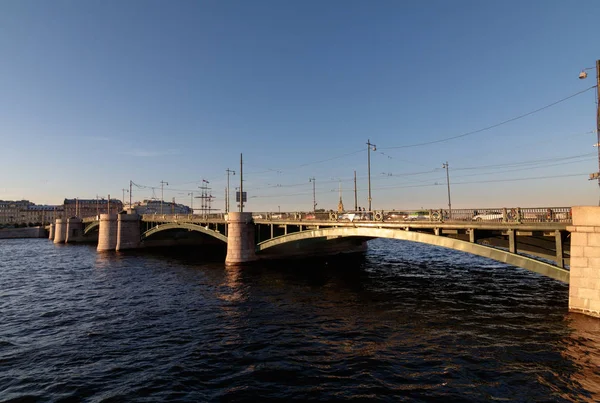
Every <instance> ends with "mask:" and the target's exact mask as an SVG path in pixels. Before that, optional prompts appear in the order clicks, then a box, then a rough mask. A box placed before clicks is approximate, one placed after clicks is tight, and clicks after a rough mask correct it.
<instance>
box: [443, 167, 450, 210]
mask: <svg viewBox="0 0 600 403" xmlns="http://www.w3.org/2000/svg"><path fill="white" fill-rule="evenodd" d="M442 168H445V169H446V184H447V185H448V217H450V218H452V203H451V202H450V173H449V172H448V169H449V168H450V166H449V165H448V161H446V163H445V164H442Z"/></svg>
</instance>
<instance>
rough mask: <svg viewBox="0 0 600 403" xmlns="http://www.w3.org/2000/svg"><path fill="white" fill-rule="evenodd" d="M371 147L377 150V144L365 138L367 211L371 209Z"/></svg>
mask: <svg viewBox="0 0 600 403" xmlns="http://www.w3.org/2000/svg"><path fill="white" fill-rule="evenodd" d="M371 148H372V149H373V151H377V146H376V145H375V144H371V140H367V162H368V171H367V172H368V174H369V199H368V201H369V211H371Z"/></svg>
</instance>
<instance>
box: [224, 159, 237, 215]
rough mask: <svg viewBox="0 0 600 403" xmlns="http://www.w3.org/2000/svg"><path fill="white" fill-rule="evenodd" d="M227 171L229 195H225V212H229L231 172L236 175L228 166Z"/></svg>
mask: <svg viewBox="0 0 600 403" xmlns="http://www.w3.org/2000/svg"><path fill="white" fill-rule="evenodd" d="M225 172H227V195H226V196H225V199H226V200H225V212H226V213H229V174H233V175H235V171H232V170H231V169H229V168H227V169H226V170H225Z"/></svg>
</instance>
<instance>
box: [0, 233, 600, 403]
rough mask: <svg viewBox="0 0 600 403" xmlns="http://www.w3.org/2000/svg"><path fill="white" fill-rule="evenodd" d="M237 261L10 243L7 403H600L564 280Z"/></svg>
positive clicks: (386, 249)
mask: <svg viewBox="0 0 600 403" xmlns="http://www.w3.org/2000/svg"><path fill="white" fill-rule="evenodd" d="M223 261H224V256H219V255H218V254H217V255H216V256H215V255H211V256H208V257H207V256H204V255H201V254H199V253H193V254H190V253H184V252H183V251H173V250H171V251H153V252H148V251H132V252H127V253H115V252H112V253H97V252H96V250H95V247H93V246H73V245H67V246H65V245H54V244H53V243H52V242H50V241H48V240H44V239H17V240H2V241H0V401H3V402H4V401H19V402H20V401H23V402H29V401H31V402H35V401H52V402H54V401H57V402H58V401H64V402H70V401H73V402H75V401H89V402H121V401H127V402H129V401H133V402H150V401H161V402H162V401H257V402H264V401H290V400H298V401H302V400H327V401H340V400H356V401H389V402H398V401H440V402H449V401H473V402H477V401H481V402H484V401H485V402H487V401H490V400H498V401H524V402H525V401H527V402H533V401H536V402H540V401H556V402H563V401H564V402H571V401H582V402H587V401H589V402H591V401H598V400H600V320H597V319H592V318H588V317H585V316H582V315H577V314H568V312H567V308H568V286H567V285H565V284H561V283H558V282H556V281H554V280H551V279H548V278H544V277H541V276H539V275H537V274H534V273H530V272H527V271H524V270H521V269H518V268H515V267H511V266H506V265H504V264H500V263H496V262H493V261H489V260H486V259H483V258H479V257H475V256H470V255H466V254H462V253H460V252H455V251H449V250H445V249H441V248H436V247H432V246H428V245H419V244H414V243H409V242H403V241H393V240H374V241H371V242H370V243H369V251H368V252H366V253H364V254H361V255H358V256H357V255H354V256H352V257H349V258H345V259H322V260H306V261H302V260H295V261H282V262H272V263H269V264H263V263H259V264H256V265H255V266H252V267H248V268H243V269H226V268H225V267H224V264H223Z"/></svg>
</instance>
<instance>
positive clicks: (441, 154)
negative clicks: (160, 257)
mask: <svg viewBox="0 0 600 403" xmlns="http://www.w3.org/2000/svg"><path fill="white" fill-rule="evenodd" d="M598 16H600V1H596V0H578V1H577V2H571V1H556V0H538V1H527V0H519V1H514V0H503V1H479V0H473V1H460V0H453V1H447V0H439V1H408V0H407V1H400V0H393V1H392V0H390V1H385V0H378V1H367V0H364V1H352V0H343V1H342V0H330V1H307V0H303V1H278V0H274V1H245V0H244V1H242V0H240V1H183V0H181V1H174V2H167V1H147V0H144V1H134V0H128V1H104V0H103V1H74V0H72V1H59V0H54V1H39V0H36V1H29V0H18V1H17V0H6V1H2V2H0V199H5V200H6V199H8V200H11V199H29V200H31V201H33V202H35V203H38V204H43V203H49V204H59V203H62V199H63V198H65V197H69V198H74V197H79V198H96V195H100V196H105V197H106V196H107V195H108V194H111V196H112V197H118V198H121V197H122V195H123V193H122V189H123V188H128V187H129V181H130V180H132V181H133V182H134V183H135V184H136V185H134V186H133V199H134V200H140V199H144V198H151V197H156V198H159V199H160V197H161V190H160V182H161V181H165V182H168V183H169V185H165V186H164V199H165V200H172V199H173V198H175V199H176V201H177V202H180V203H185V204H188V205H189V204H190V195H189V193H190V192H194V196H198V195H199V194H200V191H199V189H198V187H199V186H201V185H202V180H203V179H204V180H206V181H208V182H209V185H208V186H210V187H211V188H212V191H211V192H212V194H213V195H214V196H215V201H214V206H213V207H215V208H223V206H224V193H225V187H226V179H227V176H226V172H225V170H226V169H227V168H230V169H232V170H235V171H236V175H235V176H231V177H230V179H231V191H232V193H233V192H234V191H235V187H236V186H239V168H240V167H239V160H240V153H243V157H244V190H246V191H247V192H248V197H249V200H248V203H247V205H246V210H247V211H265V210H269V211H277V209H281V211H295V210H305V211H306V210H311V209H312V202H313V200H312V198H313V192H312V189H313V188H312V185H313V184H312V183H311V182H309V178H313V177H314V178H315V180H316V181H315V189H316V198H317V203H318V207H319V208H325V209H335V208H336V207H337V201H338V191H339V189H340V187H341V189H342V194H343V201H344V204H345V206H346V207H347V208H353V207H354V181H353V175H354V171H356V175H357V187H358V200H359V202H358V204H359V206H362V207H366V206H367V189H368V186H367V165H368V164H367V145H366V142H367V140H368V139H370V140H371V142H372V143H374V144H376V146H377V150H376V151H374V152H371V187H372V197H373V208H375V209H392V208H395V209H410V208H421V207H424V208H441V207H445V206H446V204H447V190H446V174H445V170H443V169H442V163H444V162H446V161H448V163H449V167H450V171H449V173H450V182H451V192H452V205H453V207H455V208H463V207H464V208H469V207H504V206H506V207H516V206H522V207H533V206H570V205H581V204H588V205H596V204H597V203H598V197H599V195H600V190H599V187H598V184H597V183H596V182H594V181H588V175H589V173H591V172H597V171H598V154H597V153H598V150H597V148H595V147H593V145H594V144H595V143H596V141H597V140H596V133H595V128H596V115H595V114H596V103H595V102H596V100H595V91H596V90H595V89H589V88H591V87H593V86H594V85H595V70H590V71H588V73H589V77H588V78H587V79H586V80H579V79H578V78H577V77H578V74H579V72H580V71H581V69H582V68H586V67H594V66H595V61H596V59H600V46H599V44H600V42H599V41H598V38H599V34H598V28H597V27H598ZM586 89H589V90H588V91H585V90H586ZM581 91H584V92H583V93H581V94H579V95H576V96H574V97H572V98H570V99H567V100H564V101H563V102H560V103H558V104H556V105H554V106H551V107H549V108H546V109H543V110H541V111H539V112H536V113H533V114H531V115H528V116H525V117H523V118H521V119H517V120H514V121H510V122H508V123H505V124H502V125H499V126H497V127H494V128H491V129H488V130H483V131H478V130H480V129H484V128H487V127H489V126H494V125H496V124H498V123H502V122H505V121H507V120H510V119H513V118H515V117H519V116H522V115H525V114H527V113H529V112H532V111H536V110H538V109H540V108H543V107H545V106H547V105H550V104H552V103H554V102H556V101H559V100H562V99H565V98H567V97H569V96H571V95H574V94H576V93H578V92H581ZM469 132H475V133H472V134H469V135H465V136H462V137H458V138H455V139H450V140H447V141H439V142H436V141H438V140H444V139H449V138H451V137H456V136H460V135H462V134H466V133H469ZM423 143H429V144H425V145H417V146H412V145H415V144H423ZM406 146H412V147H406ZM128 197H129V196H128V195H127V194H125V198H128ZM194 203H196V205H195V207H198V206H199V204H200V202H199V201H198V200H197V199H196V200H195V201H194ZM232 207H233V205H232Z"/></svg>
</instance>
